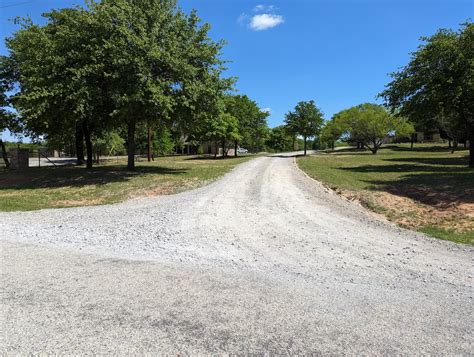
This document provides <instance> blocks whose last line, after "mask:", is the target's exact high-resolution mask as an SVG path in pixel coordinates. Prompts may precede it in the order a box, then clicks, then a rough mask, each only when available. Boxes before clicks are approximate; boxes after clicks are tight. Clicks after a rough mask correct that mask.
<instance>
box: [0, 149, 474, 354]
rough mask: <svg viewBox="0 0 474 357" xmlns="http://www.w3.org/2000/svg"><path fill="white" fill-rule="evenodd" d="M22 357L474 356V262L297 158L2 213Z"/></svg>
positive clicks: (9, 324)
mask: <svg viewBox="0 0 474 357" xmlns="http://www.w3.org/2000/svg"><path fill="white" fill-rule="evenodd" d="M0 232H1V240H0V242H1V243H0V244H1V245H0V246H1V251H0V253H1V261H2V263H1V286H2V309H1V332H2V333H1V340H0V352H8V353H28V352H33V353H105V354H131V353H133V354H135V353H157V352H159V353H167V354H171V353H173V354H174V353H180V354H181V353H186V354H187V353H191V354H197V353H222V352H227V353H238V354H247V353H270V354H272V353H276V354H283V353H289V354H309V353H316V354H319V353H323V354H341V353H346V354H356V353H357V354H360V353H363V354H413V353H417V354H419V353H423V354H425V353H426V354H436V355H438V354H473V353H474V351H473V337H472V336H473V333H472V332H473V331H472V326H473V325H474V321H473V314H472V306H473V305H472V304H473V290H474V289H473V285H474V269H473V257H474V254H473V252H474V251H473V249H472V247H470V246H464V245H455V244H453V243H450V242H444V241H440V240H436V239H432V238H429V237H426V236H424V235H422V234H418V233H415V232H411V231H406V230H403V229H400V228H397V227H395V226H394V225H392V224H390V223H388V222H385V221H383V220H381V219H379V218H377V217H375V216H373V215H372V214H370V213H368V212H367V211H365V210H364V209H363V208H362V207H359V206H357V205H355V204H353V203H351V202H347V201H345V200H343V199H341V198H340V197H338V196H337V195H335V194H333V193H331V192H328V191H327V190H325V189H324V188H323V187H322V186H321V185H320V184H318V183H317V182H315V181H313V180H311V179H310V178H308V177H307V176H306V175H304V174H303V173H302V172H301V171H299V170H298V169H297V168H296V166H295V163H294V158H292V157H285V156H273V157H260V158H257V159H254V160H252V161H249V162H247V163H244V164H242V165H240V166H238V167H237V168H235V169H234V170H233V171H232V172H231V173H229V174H227V175H226V176H224V177H223V178H222V179H221V180H219V181H216V182H214V183H212V184H210V185H208V186H206V187H203V188H200V189H197V190H193V191H188V192H184V193H181V194H178V195H173V196H160V197H155V198H146V199H136V200H131V201H127V202H123V203H120V204H115V205H107V206H96V207H80V208H69V209H55V210H41V211H34V212H12V213H0Z"/></svg>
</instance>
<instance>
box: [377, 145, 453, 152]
mask: <svg viewBox="0 0 474 357" xmlns="http://www.w3.org/2000/svg"><path fill="white" fill-rule="evenodd" d="M383 148H386V149H392V150H394V151H407V152H450V151H451V149H450V148H449V147H448V146H447V145H445V146H440V145H436V146H416V144H415V146H414V147H413V149H412V148H410V147H408V146H398V145H387V146H384V147H383ZM458 150H459V149H458Z"/></svg>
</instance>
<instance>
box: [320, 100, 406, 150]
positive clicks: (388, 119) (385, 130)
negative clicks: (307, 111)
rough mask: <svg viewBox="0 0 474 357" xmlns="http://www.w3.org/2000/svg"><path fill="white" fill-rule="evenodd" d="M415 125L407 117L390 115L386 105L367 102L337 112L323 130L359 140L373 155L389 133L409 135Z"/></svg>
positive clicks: (336, 135) (347, 138)
mask: <svg viewBox="0 0 474 357" xmlns="http://www.w3.org/2000/svg"><path fill="white" fill-rule="evenodd" d="M413 131H414V128H413V125H412V124H411V123H409V122H408V121H407V120H406V119H405V118H402V117H397V116H394V115H391V114H390V113H389V112H388V111H387V110H386V109H385V108H384V107H383V106H381V105H377V104H371V103H364V104H360V105H357V106H355V107H352V108H349V109H346V110H343V111H341V112H339V113H336V114H335V115H334V116H333V118H332V120H331V121H330V122H328V123H327V124H326V128H325V129H323V132H324V133H325V135H327V136H329V137H330V138H331V139H332V140H334V141H335V140H337V139H338V138H340V137H345V139H346V140H348V141H352V142H359V143H361V144H362V145H363V146H365V147H366V148H367V149H369V150H370V151H371V152H372V153H373V154H376V153H377V151H378V149H379V148H380V146H382V144H383V143H384V141H385V140H386V139H387V138H388V137H389V136H390V135H393V136H395V135H397V136H402V137H403V136H408V135H410V134H411V133H412V132H413Z"/></svg>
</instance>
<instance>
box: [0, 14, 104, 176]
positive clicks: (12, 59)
mask: <svg viewBox="0 0 474 357" xmlns="http://www.w3.org/2000/svg"><path fill="white" fill-rule="evenodd" d="M43 16H44V17H45V18H46V24H45V25H44V26H40V25H35V24H33V23H32V22H31V21H30V20H28V19H26V20H24V21H21V27H20V29H19V30H18V31H17V32H16V33H15V34H14V35H13V36H12V37H10V38H8V39H7V40H6V44H7V47H8V49H9V51H10V53H9V56H8V58H7V59H6V60H5V61H4V66H5V67H6V68H9V69H10V70H9V71H5V73H8V75H9V76H8V77H7V78H8V82H9V86H10V89H11V90H13V94H12V96H11V97H10V99H9V100H10V103H12V104H13V106H14V107H15V109H16V110H17V112H18V115H19V117H20V119H21V120H22V121H23V123H24V125H25V129H26V130H27V131H28V132H29V133H30V134H33V135H36V136H39V135H44V136H45V137H46V138H48V139H50V140H52V141H55V142H61V141H62V142H68V141H70V139H71V138H73V137H74V135H75V136H76V150H77V151H78V161H79V162H80V161H81V160H82V158H81V151H82V150H83V146H82V140H83V138H84V139H85V142H86V150H87V167H91V166H92V136H93V135H94V133H96V132H98V131H100V130H102V129H104V128H105V123H106V121H107V118H108V113H109V112H110V111H111V108H110V100H109V96H108V93H107V82H108V73H107V69H106V58H105V54H104V51H103V41H102V40H101V35H102V33H101V30H102V28H101V24H99V23H98V22H97V21H95V19H94V18H93V16H92V14H91V12H90V11H88V10H87V9H84V8H73V9H69V8H66V9H62V10H55V11H52V12H50V13H46V14H44V15H43ZM2 72H3V71H2Z"/></svg>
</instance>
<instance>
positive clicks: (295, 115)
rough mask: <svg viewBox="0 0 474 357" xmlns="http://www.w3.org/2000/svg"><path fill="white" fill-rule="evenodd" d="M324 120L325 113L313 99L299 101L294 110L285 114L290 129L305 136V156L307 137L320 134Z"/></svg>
mask: <svg viewBox="0 0 474 357" xmlns="http://www.w3.org/2000/svg"><path fill="white" fill-rule="evenodd" d="M323 122H324V118H323V113H322V111H321V110H320V109H319V108H318V107H317V106H316V104H315V102H314V101H313V100H310V101H309V102H299V103H298V104H297V105H296V107H295V109H294V111H292V112H288V113H287V114H286V116H285V124H286V126H287V128H288V130H289V131H290V132H292V133H294V134H296V135H300V136H302V137H303V142H304V155H305V156H306V146H307V145H306V142H307V139H308V138H312V137H315V136H316V135H318V134H319V132H320V130H321V126H322V125H323Z"/></svg>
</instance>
